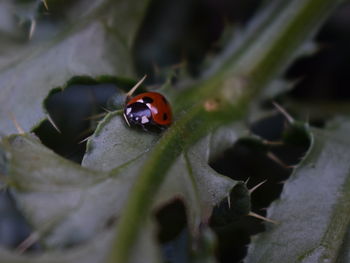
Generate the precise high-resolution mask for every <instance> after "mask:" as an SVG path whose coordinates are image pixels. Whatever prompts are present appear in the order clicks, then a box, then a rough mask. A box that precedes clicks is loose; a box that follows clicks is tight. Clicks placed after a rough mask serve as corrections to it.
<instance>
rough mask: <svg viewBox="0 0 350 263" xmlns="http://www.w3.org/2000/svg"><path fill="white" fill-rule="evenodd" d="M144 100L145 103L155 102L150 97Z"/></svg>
mask: <svg viewBox="0 0 350 263" xmlns="http://www.w3.org/2000/svg"><path fill="white" fill-rule="evenodd" d="M142 100H143V102H144V103H152V102H153V99H152V98H150V97H147V96H146V97H143V98H142Z"/></svg>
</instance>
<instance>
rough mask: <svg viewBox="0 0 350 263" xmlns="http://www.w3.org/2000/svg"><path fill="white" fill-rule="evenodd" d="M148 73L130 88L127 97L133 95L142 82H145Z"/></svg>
mask: <svg viewBox="0 0 350 263" xmlns="http://www.w3.org/2000/svg"><path fill="white" fill-rule="evenodd" d="M146 77H147V75H144V76H143V78H142V79H140V80H139V82H137V83H136V84H135V86H134V87H132V88H131V90H129V92H128V93H126V97H131V95H132V94H133V93H134V92H135V90H137V88H138V87H140V85H141V84H142V82H144V80H145V79H146Z"/></svg>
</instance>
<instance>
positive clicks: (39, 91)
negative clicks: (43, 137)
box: [0, 1, 147, 134]
mask: <svg viewBox="0 0 350 263" xmlns="http://www.w3.org/2000/svg"><path fill="white" fill-rule="evenodd" d="M83 2H84V3H85V5H86V6H87V7H90V6H91V5H90V2H89V1H83ZM79 3H82V2H81V1H80V2H79ZM98 3H99V4H93V5H92V6H93V7H94V9H93V10H90V8H91V7H90V8H87V9H88V10H89V12H88V14H86V13H85V12H83V13H84V14H86V15H85V16H84V17H79V16H78V17H79V18H80V19H79V21H74V24H73V27H72V28H71V29H70V30H61V32H59V33H57V35H56V36H54V37H52V38H50V39H49V40H45V41H44V40H43V41H41V42H38V43H34V44H31V42H29V43H28V44H17V45H13V44H12V45H11V46H15V48H8V49H6V48H4V47H3V48H2V49H3V50H6V52H4V53H3V54H0V63H1V64H0V87H1V88H0V122H1V126H0V132H1V133H4V134H11V133H15V132H16V129H15V127H14V125H13V123H12V121H11V116H13V117H14V118H15V119H16V120H17V122H18V123H19V125H20V126H22V127H23V129H24V130H25V131H30V130H31V129H32V128H33V127H34V126H35V125H37V124H38V123H39V122H40V121H41V120H43V119H44V118H45V112H44V109H43V105H42V102H43V100H44V99H45V98H46V97H47V95H48V94H49V91H50V90H51V89H53V88H56V87H62V86H64V84H65V83H66V82H67V81H68V80H69V79H70V78H72V77H74V76H77V75H89V76H92V77H94V76H98V75H106V74H111V75H115V74H118V75H119V76H131V75H132V73H133V69H132V64H131V58H130V48H131V45H132V40H133V38H134V36H135V33H136V31H137V29H138V26H139V23H140V22H141V20H142V18H143V12H144V9H145V7H146V5H147V1H127V2H125V1H99V2H98ZM84 10H86V9H84ZM75 11H77V10H76V9H75ZM122 18H123V19H124V20H123V26H122V27H120V26H119V27H116V24H120V19H122ZM71 26H72V25H71ZM116 28H120V30H119V31H117V30H116ZM9 45H10V44H9ZM28 112H30V114H28Z"/></svg>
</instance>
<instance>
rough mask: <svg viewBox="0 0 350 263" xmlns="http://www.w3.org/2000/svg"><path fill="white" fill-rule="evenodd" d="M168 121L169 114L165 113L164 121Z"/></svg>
mask: <svg viewBox="0 0 350 263" xmlns="http://www.w3.org/2000/svg"><path fill="white" fill-rule="evenodd" d="M167 119H168V114H166V113H164V114H163V120H164V121H165V120H167Z"/></svg>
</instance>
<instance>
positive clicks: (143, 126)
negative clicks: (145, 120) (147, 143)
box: [141, 125, 149, 132]
mask: <svg viewBox="0 0 350 263" xmlns="http://www.w3.org/2000/svg"><path fill="white" fill-rule="evenodd" d="M141 128H142V130H144V131H145V132H149V130H148V129H147V128H146V126H145V125H141Z"/></svg>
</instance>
